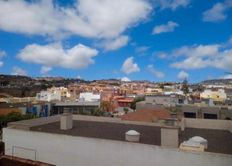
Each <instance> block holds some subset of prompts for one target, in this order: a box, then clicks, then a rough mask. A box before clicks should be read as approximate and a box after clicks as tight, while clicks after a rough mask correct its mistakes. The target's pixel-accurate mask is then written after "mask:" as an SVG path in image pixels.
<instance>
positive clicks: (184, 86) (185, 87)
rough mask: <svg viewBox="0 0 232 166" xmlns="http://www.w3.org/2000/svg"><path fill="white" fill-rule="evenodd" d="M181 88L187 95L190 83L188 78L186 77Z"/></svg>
mask: <svg viewBox="0 0 232 166" xmlns="http://www.w3.org/2000/svg"><path fill="white" fill-rule="evenodd" d="M181 90H182V91H183V92H184V94H185V95H187V94H188V93H189V85H188V80H187V79H185V80H184V81H183V84H182V88H181Z"/></svg>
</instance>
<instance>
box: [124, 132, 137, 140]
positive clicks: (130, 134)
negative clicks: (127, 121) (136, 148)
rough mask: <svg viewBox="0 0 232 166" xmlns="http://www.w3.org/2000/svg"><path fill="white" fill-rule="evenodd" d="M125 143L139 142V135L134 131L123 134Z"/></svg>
mask: <svg viewBox="0 0 232 166" xmlns="http://www.w3.org/2000/svg"><path fill="white" fill-rule="evenodd" d="M125 137H126V141H129V142H139V140H140V133H139V132H137V131H135V130H129V131H127V132H126V134H125Z"/></svg>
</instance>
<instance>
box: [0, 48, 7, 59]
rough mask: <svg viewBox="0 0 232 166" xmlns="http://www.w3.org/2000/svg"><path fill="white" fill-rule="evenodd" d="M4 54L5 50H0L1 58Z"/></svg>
mask: <svg viewBox="0 0 232 166" xmlns="http://www.w3.org/2000/svg"><path fill="white" fill-rule="evenodd" d="M4 56H6V52H5V51H2V50H0V58H2V57H4Z"/></svg>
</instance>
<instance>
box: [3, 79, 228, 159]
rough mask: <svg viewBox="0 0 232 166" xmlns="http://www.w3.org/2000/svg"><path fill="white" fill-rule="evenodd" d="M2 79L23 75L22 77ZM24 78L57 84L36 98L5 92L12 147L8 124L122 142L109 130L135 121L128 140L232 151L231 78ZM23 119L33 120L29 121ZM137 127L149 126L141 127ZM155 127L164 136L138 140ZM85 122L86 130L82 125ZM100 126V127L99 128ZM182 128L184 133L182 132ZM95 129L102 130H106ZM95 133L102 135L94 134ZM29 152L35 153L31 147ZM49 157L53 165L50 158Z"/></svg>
mask: <svg viewBox="0 0 232 166" xmlns="http://www.w3.org/2000/svg"><path fill="white" fill-rule="evenodd" d="M1 77H2V78H3V77H4V78H5V77H7V78H8V79H9V77H12V78H13V79H22V77H21V76H1ZM15 77H17V78H15ZM23 78H24V79H30V80H33V81H34V84H35V85H40V84H41V80H42V82H43V83H45V84H47V83H46V82H48V83H49V82H50V84H51V82H53V83H52V84H54V85H52V84H51V85H50V86H51V87H48V88H46V89H42V90H38V88H37V91H38V92H36V91H35V92H36V93H35V92H34V94H35V95H34V96H27V97H14V96H11V95H9V94H7V93H1V98H0V101H1V104H0V120H1V129H3V133H2V134H3V135H2V137H3V140H4V142H5V143H7V144H8V147H9V145H10V144H12V145H13V144H15V143H16V142H14V141H16V140H12V139H11V138H10V137H9V136H10V135H11V134H14V130H13V131H11V129H10V128H13V129H16V130H15V132H16V133H15V134H17V132H18V130H21V129H23V130H29V131H44V132H49V133H50V132H52V133H56V132H58V133H63V131H64V133H66V134H68V133H69V131H70V134H71V135H73V134H74V135H76V134H77V135H78V136H79V134H80V136H87V137H89V136H93V137H96V138H104V139H105V138H106V139H108V138H110V139H116V140H118V139H119V140H121V139H122V136H120V135H118V134H116V133H114V134H113V133H112V135H111V131H108V130H111V128H112V130H113V128H115V129H114V130H115V131H116V130H119V131H118V132H119V133H121V132H123V131H126V130H125V129H126V128H128V127H126V128H125V127H123V126H121V127H120V126H117V125H120V124H124V125H126V124H127V125H134V126H132V127H129V128H131V129H133V130H130V131H128V132H127V134H128V135H127V134H126V135H127V136H126V140H127V141H129V142H131V141H132V142H141V143H145V144H154V145H161V146H164V147H171V148H178V147H179V149H182V150H184V151H186V150H187V151H199V152H201V151H208V152H216V153H224V154H232V148H231V147H232V145H231V141H229V140H230V139H231V134H229V133H228V132H226V131H229V132H232V123H231V122H232V121H231V118H232V105H231V104H232V80H224V81H222V80H209V81H204V82H201V83H197V84H190V83H188V81H187V80H186V79H185V80H184V81H183V82H178V83H155V82H149V81H122V80H117V79H110V80H95V81H84V80H76V81H74V80H73V81H72V82H69V83H66V84H62V86H60V83H61V82H62V83H64V82H67V81H65V79H63V78H59V79H58V80H59V84H58V86H55V85H56V81H57V78H49V79H48V78H44V80H43V79H42V78H40V79H38V78H36V79H34V78H26V77H24V76H23ZM2 80H4V79H2ZM61 80H63V81H61ZM16 82H18V83H19V82H20V81H16ZM9 86H10V87H11V88H13V87H14V86H13V85H9V84H6V81H2V82H1V88H5V87H9ZM27 86H28V85H25V84H22V83H20V84H17V85H15V88H18V89H25V87H27ZM30 86H31V85H30ZM43 88H44V86H43ZM31 89H33V88H31ZM20 94H22V93H20ZM27 94H30V95H31V94H32V93H31V92H30V93H29V92H28V93H27ZM24 95H25V94H24ZM19 115H20V116H19ZM59 116H61V124H60V127H61V129H59V128H60V127H59V123H58V121H59ZM41 118H42V119H41ZM44 118H45V119H44ZM102 118H104V119H102ZM24 119H29V121H28V120H26V121H25V120H24ZM30 119H31V120H30ZM39 119H41V120H39ZM72 119H73V120H74V121H73V120H72ZM19 120H24V121H19ZM38 120H39V121H38ZM15 121H16V122H15ZM17 121H18V122H17ZM72 121H73V122H72ZM102 122H104V123H102ZM89 123H90V124H91V123H93V124H92V125H91V128H93V129H92V130H93V131H92V130H91V129H88V128H86V127H87V126H88V125H90V124H89ZM94 123H95V124H94ZM136 125H137V126H136ZM139 125H141V127H142V126H143V127H144V126H146V127H144V129H140V128H139ZM153 125H154V126H156V130H158V131H156V134H158V133H160V132H161V135H157V136H155V137H154V136H153V135H151V136H150V137H151V138H153V137H154V138H153V140H149V139H148V138H146V137H145V136H142V137H141V139H140V138H139V137H140V133H139V132H145V133H146V134H147V136H149V135H150V134H151V133H150V132H149V130H152V129H149V126H150V128H151V126H153ZM7 126H8V127H7ZM74 126H75V127H74ZM81 126H82V128H83V129H81V128H79V127H81ZM94 126H96V129H94ZM97 126H98V127H100V128H99V129H98V127H97ZM158 126H160V127H158ZM162 126H165V128H163V127H162ZM3 127H7V128H6V129H4V128H3ZM179 127H180V128H181V131H179ZM8 128H9V129H8ZM124 128H125V129H124ZM129 128H128V129H129ZM146 128H147V129H146ZM75 130H77V133H76V132H75ZM79 130H80V133H79ZM81 130H83V131H81ZM96 130H102V132H100V131H96ZM137 130H138V131H137ZM146 130H148V131H146ZM166 130H167V131H166ZM115 131H112V132H115ZM212 131H214V134H216V135H217V139H216V140H215V139H214V138H212V137H211V134H210V132H212ZM8 132H9V133H8ZM73 132H74V133H73ZM86 132H87V133H86ZM95 132H97V133H101V134H100V135H99V134H97V133H96V135H94V133H95ZM72 133H73V134H72ZM78 133H79V134H78ZM81 133H82V134H81ZM91 133H92V134H91ZM115 134H116V135H115ZM195 134H196V135H195ZM170 135H172V137H173V138H172V139H169V137H170ZM200 136H201V137H200ZM143 137H144V138H143ZM191 137H192V138H191ZM190 138H191V139H192V140H191V139H190ZM22 139H24V138H22ZM54 139H55V138H54ZM157 139H158V140H157ZM187 139H190V140H187ZM226 139H228V141H226ZM17 140H18V139H17ZM199 141H200V142H199ZM217 142H221V143H220V144H221V145H220V146H218V147H215V145H216V144H217ZM21 145H22V147H27V146H26V144H23V143H22V144H21ZM98 146H100V145H98ZM8 147H6V148H8ZM22 147H17V146H16V147H14V148H16V149H17V148H19V149H20V148H22ZM24 150H25V149H24ZM26 150H28V149H26ZM28 151H32V152H33V150H31V149H29V150H28ZM28 154H29V153H28ZM31 159H33V158H31ZM46 161H47V159H46ZM48 161H49V162H48V163H50V160H48ZM82 162H83V161H82ZM64 163H65V162H64Z"/></svg>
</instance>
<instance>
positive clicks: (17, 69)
mask: <svg viewBox="0 0 232 166" xmlns="http://www.w3.org/2000/svg"><path fill="white" fill-rule="evenodd" d="M11 74H12V75H21V76H26V75H27V71H26V70H24V69H22V68H20V67H17V66H14V67H13V69H12V72H11Z"/></svg>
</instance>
